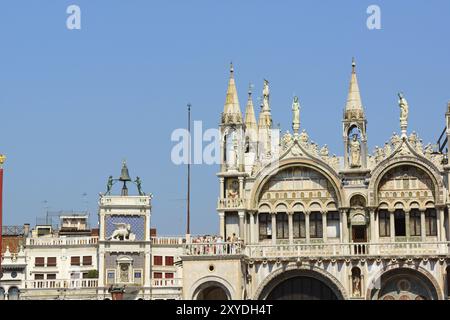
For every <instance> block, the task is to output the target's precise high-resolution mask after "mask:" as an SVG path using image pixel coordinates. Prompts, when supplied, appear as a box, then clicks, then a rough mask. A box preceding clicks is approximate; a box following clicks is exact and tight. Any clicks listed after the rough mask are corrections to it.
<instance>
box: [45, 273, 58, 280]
mask: <svg viewBox="0 0 450 320" xmlns="http://www.w3.org/2000/svg"><path fill="white" fill-rule="evenodd" d="M55 279H56V273H49V274H47V280H55Z"/></svg>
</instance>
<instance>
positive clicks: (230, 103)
mask: <svg viewBox="0 0 450 320" xmlns="http://www.w3.org/2000/svg"><path fill="white" fill-rule="evenodd" d="M241 122H242V113H241V107H240V106H239V99H238V94H237V90H236V83H235V81H234V67H233V63H231V64H230V79H229V80H228V88H227V96H226V99H225V105H224V108H223V115H222V123H241Z"/></svg>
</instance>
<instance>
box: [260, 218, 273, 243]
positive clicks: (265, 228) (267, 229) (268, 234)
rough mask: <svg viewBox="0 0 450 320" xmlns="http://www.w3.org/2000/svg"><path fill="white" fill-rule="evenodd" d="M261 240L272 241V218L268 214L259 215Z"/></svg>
mask: <svg viewBox="0 0 450 320" xmlns="http://www.w3.org/2000/svg"><path fill="white" fill-rule="evenodd" d="M258 222H259V240H265V239H272V218H271V217H270V214H268V213H260V214H259V215H258Z"/></svg>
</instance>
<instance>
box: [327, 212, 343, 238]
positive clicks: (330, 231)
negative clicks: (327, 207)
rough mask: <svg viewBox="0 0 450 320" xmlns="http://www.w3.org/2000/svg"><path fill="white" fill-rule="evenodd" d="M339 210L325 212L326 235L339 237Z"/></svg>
mask: <svg viewBox="0 0 450 320" xmlns="http://www.w3.org/2000/svg"><path fill="white" fill-rule="evenodd" d="M339 221H340V217H339V212H336V211H330V212H328V213H327V237H328V238H339V236H340V225H339Z"/></svg>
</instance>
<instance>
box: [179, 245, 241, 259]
mask: <svg viewBox="0 0 450 320" xmlns="http://www.w3.org/2000/svg"><path fill="white" fill-rule="evenodd" d="M242 248H243V245H242V243H240V242H221V243H220V242H219V243H217V242H211V243H190V244H187V245H186V246H185V252H184V253H185V254H186V255H193V256H195V255H197V256H214V255H234V254H242V253H243V252H242Z"/></svg>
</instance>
